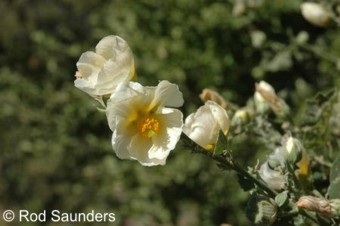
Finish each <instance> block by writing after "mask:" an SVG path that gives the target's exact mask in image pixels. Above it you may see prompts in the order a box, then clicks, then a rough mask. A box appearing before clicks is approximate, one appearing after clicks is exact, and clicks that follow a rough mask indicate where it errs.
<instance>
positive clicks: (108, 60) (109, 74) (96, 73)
mask: <svg viewBox="0 0 340 226" xmlns="http://www.w3.org/2000/svg"><path fill="white" fill-rule="evenodd" d="M77 68H78V71H77V72H76V74H75V76H76V80H75V81H74V85H75V86H76V87H77V88H79V89H81V90H82V91H84V92H86V93H88V94H89V95H91V96H94V97H95V96H102V95H107V94H111V93H113V91H114V90H115V88H116V87H117V85H118V84H119V83H120V82H123V81H129V80H131V79H132V78H133V76H134V74H135V66H134V59H133V54H132V52H131V50H130V48H129V46H128V44H127V43H126V42H125V41H124V40H123V39H122V38H121V37H119V36H114V35H110V36H107V37H104V38H103V39H102V40H100V42H99V43H98V44H97V46H96V52H93V51H87V52H85V53H83V54H82V55H81V56H80V58H79V60H78V62H77Z"/></svg>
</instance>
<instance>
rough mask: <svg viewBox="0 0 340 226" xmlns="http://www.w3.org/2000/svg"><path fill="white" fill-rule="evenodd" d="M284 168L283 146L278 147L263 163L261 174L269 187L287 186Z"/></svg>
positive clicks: (282, 187) (281, 187)
mask: <svg viewBox="0 0 340 226" xmlns="http://www.w3.org/2000/svg"><path fill="white" fill-rule="evenodd" d="M284 169H285V159H284V150H283V148H282V147H278V148H276V149H275V151H274V152H273V153H272V154H270V155H269V157H268V160H267V161H266V162H264V163H263V164H262V165H261V167H260V169H259V175H260V177H261V178H262V180H263V181H264V182H266V184H268V186H269V187H271V188H273V189H275V190H281V189H284V188H285V187H286V178H285V176H284Z"/></svg>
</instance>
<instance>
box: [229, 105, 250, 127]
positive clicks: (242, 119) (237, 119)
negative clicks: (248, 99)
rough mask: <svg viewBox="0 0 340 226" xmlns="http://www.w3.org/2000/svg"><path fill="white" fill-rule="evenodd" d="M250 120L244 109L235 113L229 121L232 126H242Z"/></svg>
mask: <svg viewBox="0 0 340 226" xmlns="http://www.w3.org/2000/svg"><path fill="white" fill-rule="evenodd" d="M249 120H250V113H249V112H248V111H247V110H245V109H239V110H237V111H236V112H235V114H234V116H233V118H232V119H231V124H232V125H233V126H238V125H244V124H246V123H247V122H249Z"/></svg>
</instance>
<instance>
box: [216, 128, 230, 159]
mask: <svg viewBox="0 0 340 226" xmlns="http://www.w3.org/2000/svg"><path fill="white" fill-rule="evenodd" d="M227 147H228V139H227V136H225V135H224V134H223V132H222V130H220V132H219V134H218V139H217V143H216V145H215V148H214V153H213V154H214V155H220V154H222V153H223V152H225V151H226V150H227Z"/></svg>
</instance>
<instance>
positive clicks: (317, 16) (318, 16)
mask: <svg viewBox="0 0 340 226" xmlns="http://www.w3.org/2000/svg"><path fill="white" fill-rule="evenodd" d="M301 13H302V16H303V17H304V18H305V19H306V20H307V21H308V22H309V23H311V24H313V25H315V26H318V27H326V26H328V25H329V24H330V23H331V20H332V18H331V15H330V13H329V12H328V11H327V10H326V9H325V8H324V7H323V6H322V5H321V4H318V3H315V2H304V3H302V4H301Z"/></svg>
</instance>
